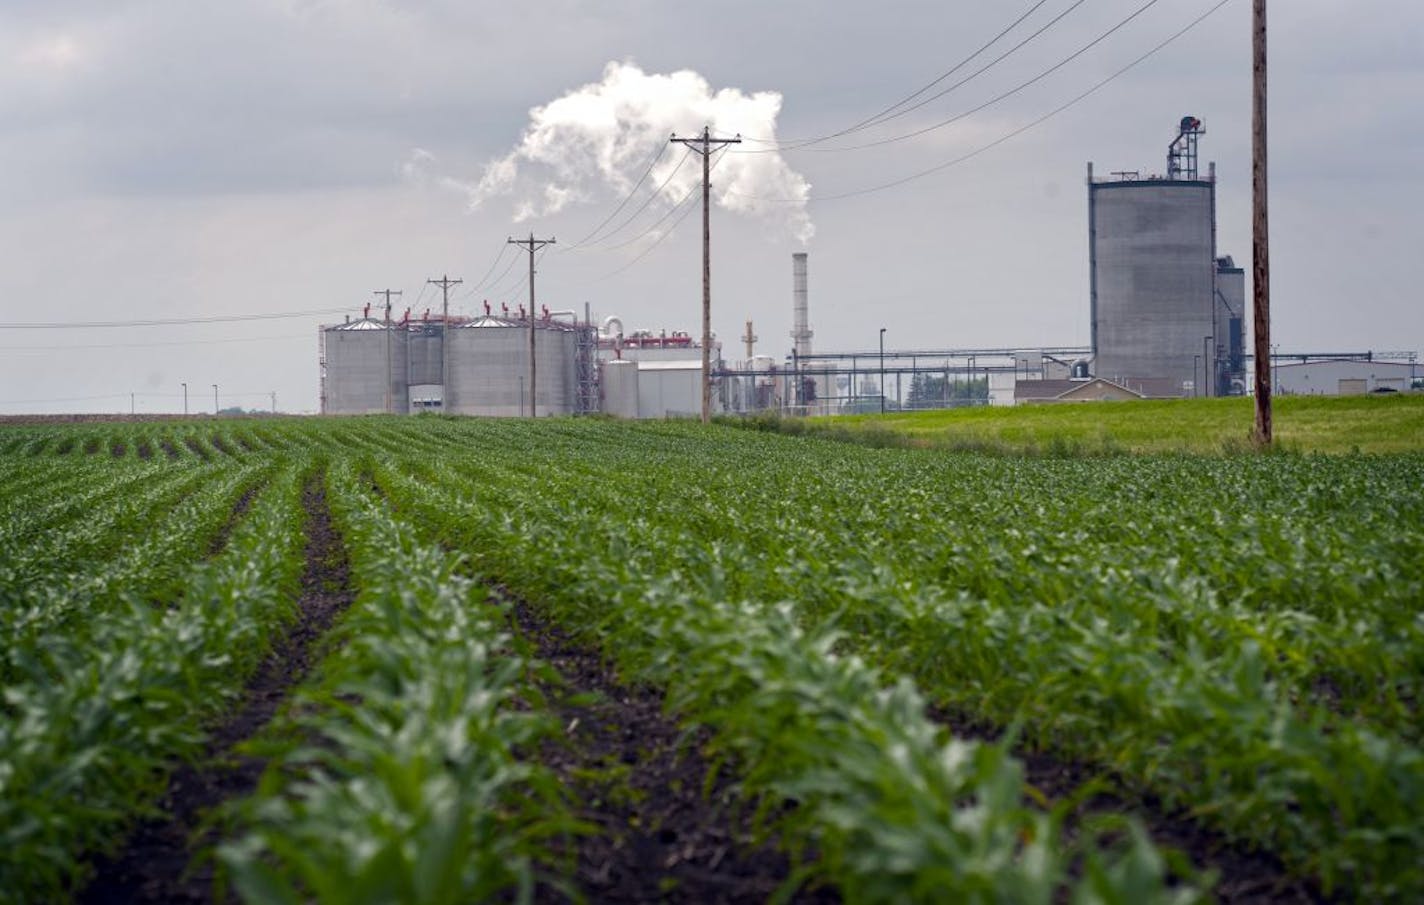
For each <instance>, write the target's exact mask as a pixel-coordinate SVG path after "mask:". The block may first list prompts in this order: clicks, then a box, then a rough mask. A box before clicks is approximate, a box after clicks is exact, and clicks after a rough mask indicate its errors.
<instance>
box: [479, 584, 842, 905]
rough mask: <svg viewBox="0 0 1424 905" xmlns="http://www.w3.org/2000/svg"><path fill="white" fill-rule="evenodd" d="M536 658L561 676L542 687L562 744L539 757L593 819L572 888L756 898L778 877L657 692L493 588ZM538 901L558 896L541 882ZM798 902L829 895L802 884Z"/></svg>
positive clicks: (771, 853)
mask: <svg viewBox="0 0 1424 905" xmlns="http://www.w3.org/2000/svg"><path fill="white" fill-rule="evenodd" d="M495 593H496V595H498V596H499V597H501V598H502V599H504V600H507V601H508V602H509V603H510V604H511V606H512V610H513V614H514V621H515V625H516V627H517V628H518V629H519V631H520V633H521V635H522V636H523V637H524V638H525V639H526V640H527V641H528V642H529V643H530V645H531V646H532V647H533V650H534V656H535V657H537V658H538V659H539V660H541V661H543V662H545V663H547V664H549V665H551V666H552V667H554V669H555V670H556V671H557V672H558V673H559V674H560V675H561V676H562V677H563V680H564V682H565V683H566V684H565V686H564V687H560V688H546V689H545V692H546V694H547V696H548V698H549V707H550V709H551V710H552V711H553V712H554V714H555V715H556V716H557V717H558V719H559V720H560V722H561V724H562V725H563V726H564V731H565V738H564V743H563V744H551V745H546V746H545V747H544V748H543V749H542V750H541V751H540V752H538V756H539V758H540V760H541V761H542V762H543V763H545V764H546V765H547V766H549V767H550V768H552V769H553V770H554V771H555V772H556V773H557V774H558V775H559V776H560V778H561V779H562V780H563V781H564V782H565V783H566V784H567V785H568V786H569V787H570V788H571V789H573V790H574V792H575V797H576V801H577V804H576V810H577V816H578V817H579V818H580V819H582V820H584V821H586V822H588V823H589V824H592V825H593V826H595V827H596V828H597V832H596V833H594V834H593V835H591V836H588V837H585V838H581V839H579V840H578V841H577V843H576V844H577V846H578V851H577V873H576V874H575V876H574V877H573V878H572V882H573V885H574V887H575V888H577V889H578V890H579V891H580V892H581V893H582V894H583V895H585V896H586V897H587V898H588V900H589V901H591V902H697V903H730V902H765V901H766V900H767V899H769V898H770V897H771V895H772V894H773V893H774V892H775V891H776V890H777V888H778V887H779V886H780V885H781V883H782V882H783V881H784V880H785V879H786V877H787V876H788V873H789V871H790V867H789V865H788V862H787V859H786V858H785V856H783V855H782V854H781V853H780V852H778V851H777V850H776V849H775V848H774V847H773V846H772V845H770V844H763V845H760V846H754V845H752V844H751V840H750V837H751V832H750V827H749V821H748V820H747V819H746V816H745V815H741V814H739V813H738V810H737V809H736V808H735V807H734V806H733V804H732V800H731V793H730V789H729V783H728V782H726V781H721V782H718V783H717V784H716V785H715V786H714V787H713V789H712V790H711V793H710V794H707V795H704V794H703V784H704V781H705V779H706V777H707V771H708V764H707V762H706V761H705V760H704V759H703V758H702V757H701V756H700V755H699V754H698V752H697V745H696V744H695V742H694V743H693V744H688V743H687V741H686V739H684V737H683V736H684V733H683V731H682V730H681V729H680V728H679V727H678V725H677V723H676V721H674V720H673V719H671V718H669V717H668V716H667V715H666V714H664V712H663V709H662V698H661V696H660V695H658V694H657V693H655V692H654V691H652V690H649V689H643V688H633V687H629V686H627V685H625V684H623V683H621V682H620V681H619V680H618V678H617V676H616V675H615V674H614V673H613V672H612V670H611V669H610V668H609V667H608V666H607V665H605V664H604V662H603V660H602V659H601V658H600V657H599V656H598V654H597V653H596V652H594V651H592V650H590V649H588V648H587V647H584V646H582V645H580V644H578V643H576V642H574V641H573V640H572V639H571V638H570V637H569V636H568V635H567V634H566V633H564V632H563V631H562V630H561V629H560V628H559V627H558V626H555V625H552V624H551V623H549V622H548V621H547V620H545V619H543V618H541V616H540V615H539V614H538V613H537V612H536V611H535V610H534V609H533V608H532V607H530V606H529V605H528V604H527V603H525V602H523V601H520V600H518V599H517V598H514V597H512V596H510V595H508V594H506V593H505V592H504V591H503V590H502V589H499V588H496V589H495ZM536 899H537V901H540V902H566V901H568V900H567V899H566V898H565V896H564V895H563V894H562V893H560V892H559V891H557V890H554V889H551V888H546V887H541V888H540V889H539V890H538V892H537V896H536ZM792 901H796V902H837V901H839V898H838V897H837V896H836V895H835V894H834V893H833V892H831V891H829V890H803V891H801V892H800V893H799V894H798V895H796V896H795V897H793V899H792Z"/></svg>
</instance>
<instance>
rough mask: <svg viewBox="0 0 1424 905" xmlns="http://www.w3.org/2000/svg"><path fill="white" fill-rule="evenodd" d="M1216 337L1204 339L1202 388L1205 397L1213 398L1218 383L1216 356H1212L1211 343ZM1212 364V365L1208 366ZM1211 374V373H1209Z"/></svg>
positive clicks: (1205, 337) (1204, 337)
mask: <svg viewBox="0 0 1424 905" xmlns="http://www.w3.org/2000/svg"><path fill="white" fill-rule="evenodd" d="M1214 338H1215V337H1211V336H1203V337H1202V387H1203V389H1204V390H1205V392H1203V393H1202V395H1203V396H1213V395H1215V393H1214V392H1213V390H1214V389H1215V383H1216V356H1215V355H1213V354H1211V341H1212V340H1213V339H1214ZM1208 362H1210V364H1208ZM1208 372H1210V373H1208Z"/></svg>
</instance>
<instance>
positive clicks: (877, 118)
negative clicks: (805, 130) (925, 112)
mask: <svg viewBox="0 0 1424 905" xmlns="http://www.w3.org/2000/svg"><path fill="white" fill-rule="evenodd" d="M1047 2H1048V0H1039V2H1037V3H1035V4H1034V5H1033V6H1030V7H1029V8H1028V10H1027V11H1025V12H1024V13H1023V14H1022V15H1020V16H1019V17H1018V18H1017V19H1015V20H1014V21H1013V22H1010V23H1009V25H1008V26H1007V27H1006V28H1004V29H1003V30H1002V31H1000V32H999V33H998V34H996V35H994V37H992V38H990V39H989V40H988V41H987V42H986V43H985V44H983V45H982V46H981V47H980V48H979V49H978V50H976V51H974V52H973V53H971V54H970V55H969V56H967V57H965V58H964V59H962V60H960V61H959V62H958V63H956V64H954V66H953V67H952V68H950V69H949V70H948V71H946V72H944V73H943V74H941V75H940V76H939V77H938V78H936V79H935V80H934V81H932V82H930V83H929V84H927V85H925V86H924V87H923V88H920V89H919V90H918V91H916V92H914V93H913V94H910V95H908V96H906V97H905V98H903V99H901V100H900V101H898V102H896V103H894V104H891V105H890V106H889V107H887V108H885V109H884V110H882V111H880V112H879V113H877V114H875V115H874V116H871V117H867V118H866V119H863V120H861V121H860V122H858V123H856V124H855V125H853V126H850V127H848V128H845V129H842V130H840V131H839V132H834V133H832V134H830V135H828V136H825V137H824V138H820V139H817V140H816V142H814V143H815V144H819V143H820V142H822V141H829V140H830V139H832V138H840V137H841V136H842V135H849V134H851V133H852V132H859V131H861V130H862V129H867V128H870V127H871V126H876V125H879V124H880V123H882V122H888V121H889V120H891V119H894V118H896V117H898V116H902V115H904V114H905V113H908V112H909V111H910V110H915V109H918V108H919V107H922V106H924V104H926V103H929V102H930V101H932V100H934V99H935V98H939V97H943V96H944V95H945V94H947V93H948V92H949V91H953V90H954V89H955V88H957V87H959V86H960V85H963V84H964V82H959V83H958V84H956V85H954V86H952V87H950V88H948V89H946V90H945V91H942V92H940V93H939V94H936V95H934V96H933V97H929V98H926V99H925V100H924V101H922V102H921V103H919V104H916V105H915V106H913V107H909V108H907V109H905V110H902V111H900V112H899V113H894V112H893V111H895V110H896V109H898V108H900V107H903V106H904V105H905V104H908V103H909V102H911V101H913V100H914V99H915V98H917V97H919V96H920V95H921V94H924V93H925V92H926V91H929V90H930V89H931V88H933V87H934V86H936V85H938V84H939V83H940V82H943V81H944V80H945V79H947V78H949V77H950V76H952V75H954V74H955V73H956V72H958V71H959V70H961V69H963V68H964V67H965V66H968V65H969V63H970V61H972V60H974V59H975V58H976V57H978V56H979V55H980V54H982V53H984V51H986V50H988V49H989V48H990V47H993V46H994V45H995V44H997V43H999V41H1000V40H1002V39H1003V38H1004V36H1006V35H1007V34H1008V33H1009V32H1011V31H1013V30H1014V29H1015V28H1018V27H1019V25H1021V24H1022V23H1023V22H1024V20H1025V19H1027V18H1028V17H1029V16H1032V15H1033V14H1034V13H1036V12H1038V11H1039V9H1040V8H1042V7H1043V5H1044V4H1045V3H1047ZM1082 2H1083V0H1079V2H1078V3H1074V4H1073V5H1072V6H1070V7H1068V9H1066V10H1064V11H1063V12H1062V13H1060V14H1059V15H1058V17H1057V18H1055V19H1053V20H1052V21H1050V22H1049V23H1048V25H1045V26H1044V27H1043V28H1041V29H1039V30H1038V31H1036V32H1034V33H1033V34H1031V35H1029V36H1028V37H1027V38H1026V39H1024V40H1023V41H1022V42H1020V43H1019V44H1018V45H1016V46H1014V47H1012V48H1010V49H1009V51H1008V52H1007V53H1005V54H1004V55H1003V56H1001V57H999V58H998V59H997V60H995V61H994V62H993V63H990V64H989V66H993V65H995V64H997V63H999V62H1000V61H1002V60H1003V59H1004V58H1005V57H1007V56H1009V54H1012V53H1013V52H1014V51H1016V50H1018V49H1019V48H1020V47H1022V46H1023V45H1024V44H1027V43H1028V42H1029V41H1032V40H1033V39H1034V38H1036V37H1038V36H1039V35H1041V34H1042V33H1043V32H1045V31H1047V30H1048V29H1049V28H1051V27H1052V26H1053V25H1054V24H1055V23H1057V22H1058V20H1059V19H1062V18H1063V17H1064V16H1066V15H1068V13H1071V12H1072V11H1073V10H1075V9H1077V8H1078V7H1079V6H1080V5H1081V4H1082ZM989 66H986V67H984V69H988V68H989ZM984 69H981V70H979V72H976V73H974V75H972V76H970V77H969V78H971V79H972V78H974V77H975V76H977V75H979V74H980V73H982V72H984ZM965 81H968V79H965Z"/></svg>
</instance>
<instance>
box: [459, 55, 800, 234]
mask: <svg viewBox="0 0 1424 905" xmlns="http://www.w3.org/2000/svg"><path fill="white" fill-rule="evenodd" d="M780 112H781V95H780V94H779V93H777V92H774V91H759V92H756V93H755V94H744V93H743V92H742V91H740V90H738V89H736V88H723V89H720V90H718V91H715V92H714V91H713V90H712V86H711V85H709V84H708V83H707V80H706V79H704V78H703V77H702V76H700V75H698V74H697V73H695V72H692V71H690V70H682V71H679V72H674V73H671V74H668V75H659V74H649V73H645V72H643V70H642V69H640V68H638V67H637V66H636V65H633V64H632V63H609V64H608V65H607V66H605V67H604V69H603V79H602V80H601V81H599V82H596V83H592V84H588V85H584V86H583V87H581V88H579V89H577V90H575V91H571V92H569V93H568V94H565V95H564V96H563V97H560V98H558V99H557V100H554V101H551V102H549V103H548V104H545V105H544V106H542V107H535V108H534V109H533V110H531V111H530V112H529V126H528V127H527V128H526V129H525V130H524V135H523V137H522V138H521V139H520V141H519V144H518V145H516V146H515V148H514V149H513V150H512V151H510V152H509V153H508V154H506V155H505V156H504V157H500V158H497V159H495V160H492V161H490V162H489V163H488V164H486V165H485V170H484V174H483V176H482V177H481V179H480V181H479V182H478V184H476V185H464V186H462V188H464V190H465V191H467V192H468V195H469V199H470V204H471V206H474V207H478V206H479V205H481V204H483V203H484V202H485V201H486V200H488V199H490V198H493V197H496V196H502V195H512V196H514V198H515V205H514V206H515V212H516V217H517V218H518V219H527V218H530V217H536V216H547V215H549V214H553V213H557V212H558V211H560V210H562V209H563V208H565V207H566V206H568V205H569V204H570V203H573V202H577V201H589V200H594V198H595V189H596V188H597V187H599V186H601V185H604V186H608V187H610V188H612V189H613V190H614V191H615V192H618V193H626V192H628V191H629V190H630V189H632V187H633V185H634V184H635V183H636V182H637V180H638V177H639V176H641V175H642V174H643V171H644V169H645V168H646V167H647V165H648V162H649V160H651V159H652V157H653V155H654V154H656V153H657V150H658V148H659V146H660V145H662V144H666V143H667V141H668V138H669V136H670V135H671V134H672V133H674V132H676V133H677V134H678V135H680V136H691V135H693V134H695V133H696V132H700V131H701V128H702V127H703V126H704V125H706V126H708V127H710V128H711V130H712V132H713V134H714V135H717V136H719V137H730V136H731V135H733V134H735V133H743V134H746V135H749V136H755V137H757V138H759V139H773V138H775V136H776V117H777V115H778V114H779V113H780ZM763 147H764V146H763V145H760V144H756V145H750V146H748V145H740V146H733V147H732V151H733V152H732V153H728V154H727V155H726V156H725V157H724V158H722V159H721V160H720V162H718V163H717V168H716V170H715V171H714V174H713V178H712V197H713V201H714V203H715V204H717V205H718V206H720V207H723V208H725V209H727V210H729V211H735V212H737V213H743V214H750V215H753V216H760V217H769V218H774V219H776V220H777V221H779V222H781V223H782V224H783V225H784V226H785V228H786V229H787V230H788V232H790V234H791V235H792V236H794V237H795V238H796V239H798V240H799V241H801V242H802V243H805V242H808V241H809V240H810V238H811V236H812V234H813V233H814V232H815V227H814V226H813V225H812V223H811V218H810V216H809V214H808V213H807V211H806V200H807V198H808V197H809V196H810V191H811V186H810V183H808V182H807V181H806V179H805V177H803V176H802V175H801V174H800V173H797V172H796V171H794V170H792V169H791V167H789V166H787V164H786V161H785V160H783V159H782V158H781V155H780V154H778V153H775V152H766V153H754V154H746V153H741V154H739V153H735V151H736V150H739V149H758V150H759V149H761V148H763ZM682 155H683V150H682V148H680V147H674V148H672V149H669V152H668V153H666V154H664V155H663V157H662V158H661V159H659V160H658V162H657V165H656V166H655V167H654V168H653V170H652V172H651V173H650V174H649V175H648V178H647V181H646V182H645V183H644V186H643V187H642V188H640V189H639V191H640V192H647V191H655V190H657V189H658V187H659V186H661V187H662V189H661V191H662V196H663V200H665V201H666V202H667V203H669V204H671V203H673V202H676V201H677V200H678V199H680V198H682V197H683V196H684V195H686V194H687V192H689V191H690V190H692V189H693V188H694V187H696V186H698V185H700V183H701V177H702V168H701V166H693V165H690V164H691V163H692V161H689V165H684V166H683V167H682V168H681V169H677V165H678V161H679V160H680V159H681V158H682ZM674 170H676V173H675V174H674ZM670 176H671V178H669V177H670ZM664 182H666V185H664ZM762 199H782V200H778V201H770V200H762ZM784 199H797V201H796V202H795V203H787V202H786V201H785V200H784Z"/></svg>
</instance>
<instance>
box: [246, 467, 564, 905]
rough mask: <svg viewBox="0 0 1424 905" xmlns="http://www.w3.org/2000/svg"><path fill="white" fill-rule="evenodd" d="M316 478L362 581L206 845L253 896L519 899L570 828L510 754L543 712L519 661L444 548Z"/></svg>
mask: <svg viewBox="0 0 1424 905" xmlns="http://www.w3.org/2000/svg"><path fill="white" fill-rule="evenodd" d="M330 486H331V499H332V501H333V510H334V513H335V515H336V516H337V519H338V521H339V523H340V525H341V529H342V533H343V536H344V537H345V539H346V542H347V544H348V545H349V550H350V555H351V560H352V564H353V567H354V571H355V578H356V582H357V585H358V587H359V589H360V590H359V594H358V596H357V599H356V601H355V603H354V605H353V607H352V609H351V610H350V611H349V612H348V614H347V615H346V617H345V618H344V619H343V622H342V624H341V626H340V628H339V630H338V636H339V638H340V639H341V642H342V643H341V645H340V646H339V647H338V648H337V649H335V650H334V651H333V653H332V654H331V656H330V657H329V658H328V659H327V660H326V661H325V662H324V663H323V664H322V666H321V670H320V677H319V679H318V680H317V681H316V683H315V684H313V685H312V686H310V687H309V688H307V689H306V690H305V691H304V692H303V694H302V695H301V698H300V703H299V704H298V706H296V707H295V708H294V709H293V710H292V712H291V714H290V715H289V717H288V722H287V724H286V730H285V732H284V733H283V734H282V735H281V736H280V737H278V738H277V740H275V741H274V742H273V744H272V747H271V749H270V751H269V753H270V754H271V755H272V761H271V766H270V767H269V769H268V771H267V774H266V776H265V777H264V779H263V781H262V784H261V787H260V789H259V790H258V792H257V794H256V795H255V796H254V797H253V798H252V799H251V800H250V801H248V802H245V803H243V804H242V806H241V807H240V808H239V810H238V814H237V820H238V823H239V824H240V826H241V827H242V828H243V830H242V834H241V835H240V836H239V837H238V838H236V839H233V840H232V841H229V842H228V843H226V844H224V845H223V846H222V847H221V849H220V853H219V854H220V858H221V861H222V863H223V864H224V865H225V866H226V868H227V870H228V871H229V873H230V876H231V878H232V881H233V883H234V884H235V885H236V887H237V889H238V891H239V893H240V894H241V895H242V896H243V897H244V898H245V899H248V900H250V901H264V902H304V901H319V902H342V903H361V902H370V903H377V902H393V901H399V902H410V903H455V902H469V901H485V900H490V899H496V898H500V897H504V896H512V897H514V898H515V899H517V900H519V901H528V900H529V899H530V898H531V896H532V895H533V892H534V888H535V884H536V881H538V880H539V879H540V878H541V877H543V878H545V879H548V880H549V881H550V882H554V883H557V880H556V878H555V877H553V876H552V875H549V876H546V873H547V871H546V868H547V867H548V866H549V865H550V864H551V862H552V861H553V860H554V856H553V855H552V847H551V843H552V841H553V840H555V839H558V838H563V837H565V836H566V835H567V834H569V833H570V832H574V831H576V830H577V829H578V827H577V825H576V824H575V823H574V821H573V820H572V818H571V817H570V812H569V811H568V809H567V807H566V804H565V802H564V800H563V793H562V791H561V789H560V787H559V785H558V783H557V781H556V779H555V778H554V776H553V774H552V773H550V772H549V771H548V770H546V769H544V768H542V767H540V766H539V765H537V764H534V763H529V762H525V761H521V760H520V759H519V758H518V756H517V752H520V751H530V750H532V749H533V748H534V747H535V746H536V745H537V744H538V742H539V741H540V739H542V738H545V737H547V736H549V735H550V734H551V733H553V732H554V731H555V729H556V728H557V727H556V726H555V725H554V724H553V723H552V722H551V721H550V719H549V717H548V716H547V715H545V714H544V713H542V712H540V711H539V710H537V709H535V708H533V707H531V706H530V702H531V701H532V700H535V699H533V698H531V697H529V695H528V691H527V689H525V688H524V685H523V683H524V679H525V676H526V675H527V673H528V671H529V669H530V668H531V664H529V663H526V662H525V661H524V660H523V659H522V658H521V657H520V656H518V655H517V654H515V653H513V652H512V647H511V643H510V641H511V639H510V637H509V635H508V634H507V631H506V629H505V627H504V621H505V620H504V616H503V614H502V613H501V612H500V611H499V610H497V609H495V608H494V607H492V606H490V605H488V604H487V603H485V601H484V595H483V593H482V592H481V591H480V589H479V587H478V586H477V585H475V584H474V583H473V582H472V581H471V580H469V579H468V578H465V577H462V576H460V575H457V574H455V571H454V570H455V567H456V566H457V564H458V558H457V557H454V556H451V555H450V554H447V553H445V552H444V551H442V550H440V549H439V548H438V547H434V546H430V545H428V544H422V543H419V542H417V541H416V540H415V539H414V536H413V533H412V531H411V530H410V529H409V528H408V527H406V526H404V525H402V524H400V523H399V522H397V521H396V520H394V519H393V518H392V517H391V516H390V514H389V513H387V512H385V511H384V510H383V508H382V507H381V505H380V504H379V503H377V502H375V501H372V500H371V499H369V498H367V497H365V496H364V495H363V493H362V491H361V490H360V489H358V487H357V481H356V472H355V471H354V470H353V469H352V468H351V467H350V466H337V467H335V468H333V471H332V481H331V485H330Z"/></svg>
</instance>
